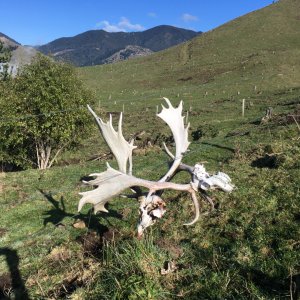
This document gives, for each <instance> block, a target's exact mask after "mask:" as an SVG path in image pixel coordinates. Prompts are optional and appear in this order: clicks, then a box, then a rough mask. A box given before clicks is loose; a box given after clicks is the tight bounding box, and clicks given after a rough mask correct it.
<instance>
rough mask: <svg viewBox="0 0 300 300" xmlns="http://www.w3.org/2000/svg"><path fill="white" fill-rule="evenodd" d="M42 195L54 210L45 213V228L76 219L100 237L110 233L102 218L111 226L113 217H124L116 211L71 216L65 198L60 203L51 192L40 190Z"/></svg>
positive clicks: (61, 224)
mask: <svg viewBox="0 0 300 300" xmlns="http://www.w3.org/2000/svg"><path fill="white" fill-rule="evenodd" d="M39 191H40V192H41V194H42V195H43V196H44V197H45V198H46V200H47V201H48V202H49V203H51V204H52V206H53V207H52V208H51V209H49V210H47V211H45V212H44V213H43V215H44V216H45V217H44V226H46V225H47V224H48V223H52V224H53V225H54V226H63V223H62V222H63V220H64V219H65V218H66V217H69V218H72V219H74V221H78V220H80V221H82V222H84V224H85V226H86V227H87V228H89V229H91V230H94V231H95V232H97V233H98V234H99V235H102V234H103V233H104V232H107V231H108V228H107V227H106V226H105V225H102V224H101V223H100V222H99V219H100V218H103V219H105V220H106V221H107V223H108V224H110V222H109V220H108V218H110V217H113V218H117V219H122V217H123V216H122V215H121V214H119V213H118V212H116V211H114V210H110V211H109V212H108V213H100V214H98V215H94V214H93V213H92V212H91V211H90V212H89V213H88V214H85V215H83V214H77V215H74V214H71V213H69V212H67V211H66V206H65V202H64V197H63V196H61V197H60V199H59V201H58V200H56V199H55V198H54V197H53V195H52V194H51V192H45V191H43V190H39Z"/></svg>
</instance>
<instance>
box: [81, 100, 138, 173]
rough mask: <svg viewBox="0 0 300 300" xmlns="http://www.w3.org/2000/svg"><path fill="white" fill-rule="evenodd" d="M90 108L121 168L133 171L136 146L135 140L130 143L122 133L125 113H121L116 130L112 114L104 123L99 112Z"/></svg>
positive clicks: (125, 171) (124, 171)
mask: <svg viewBox="0 0 300 300" xmlns="http://www.w3.org/2000/svg"><path fill="white" fill-rule="evenodd" d="M87 107H88V110H89V111H90V112H91V113H92V115H93V116H94V118H95V119H96V121H97V124H98V126H99V128H100V132H101V134H102V136H103V138H104V140H105V141H106V143H107V145H108V147H109V148H110V150H111V152H112V153H113V155H114V156H115V158H116V160H117V162H118V166H119V170H120V171H121V172H123V173H129V174H131V173H132V151H133V149H135V148H136V146H134V145H133V140H131V141H130V142H129V143H128V142H127V141H126V140H125V138H124V136H123V133H122V121H123V114H122V113H121V114H120V118H119V123H118V131H115V129H114V127H113V124H112V115H111V114H110V115H109V121H108V122H107V123H104V122H103V121H102V119H101V118H99V117H98V116H97V114H96V113H95V112H94V111H93V110H92V108H91V107H90V106H89V105H88V106H87ZM127 161H129V169H128V172H127Z"/></svg>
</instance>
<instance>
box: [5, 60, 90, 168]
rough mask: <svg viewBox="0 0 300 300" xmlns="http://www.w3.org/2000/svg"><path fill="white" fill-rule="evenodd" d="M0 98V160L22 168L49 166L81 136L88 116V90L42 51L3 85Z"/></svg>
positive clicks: (73, 72) (64, 66)
mask: <svg viewBox="0 0 300 300" xmlns="http://www.w3.org/2000/svg"><path fill="white" fill-rule="evenodd" d="M2 85H4V83H3V84H2ZM1 96H2V97H1ZM1 98H2V101H1V100H0V105H1V106H2V107H0V108H1V112H2V116H1V117H2V121H1V117H0V154H1V153H2V161H4V162H10V163H14V164H15V165H18V166H21V167H23V168H24V167H25V168H26V167H32V166H33V165H36V166H37V167H38V168H39V169H46V168H50V167H51V165H52V164H53V162H54V161H55V160H56V158H57V156H58V155H59V153H61V151H62V150H64V149H65V148H67V147H70V146H72V145H74V143H76V142H77V141H78V140H79V139H80V138H81V137H82V136H83V129H84V128H85V125H86V123H87V122H88V120H89V118H88V114H87V110H86V108H85V105H86V103H87V102H88V101H90V94H89V93H88V92H87V91H86V90H85V89H84V87H83V85H82V83H81V81H79V79H78V78H77V76H76V73H75V70H74V69H73V68H72V67H71V66H69V65H66V64H63V63H57V62H54V61H52V60H51V59H50V58H48V57H45V56H43V55H41V54H39V55H37V56H36V58H35V59H34V60H33V62H32V64H30V65H27V66H25V67H24V68H23V70H22V72H21V74H20V75H18V76H17V77H16V78H15V79H13V80H10V81H9V82H6V83H5V87H4V88H3V89H2V93H1V94H0V99H1ZM1 148H2V151H1ZM0 160H1V158H0Z"/></svg>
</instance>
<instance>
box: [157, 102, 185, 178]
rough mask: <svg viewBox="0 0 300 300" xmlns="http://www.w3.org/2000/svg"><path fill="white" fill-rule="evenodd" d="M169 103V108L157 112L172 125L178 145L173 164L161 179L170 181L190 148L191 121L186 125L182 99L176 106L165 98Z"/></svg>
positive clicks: (176, 144)
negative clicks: (189, 131) (189, 130)
mask: <svg viewBox="0 0 300 300" xmlns="http://www.w3.org/2000/svg"><path fill="white" fill-rule="evenodd" d="M164 99H165V101H166V102H167V104H168V106H169V107H168V108H166V107H164V106H163V105H162V107H163V109H162V111H161V112H160V113H159V114H157V116H158V117H160V118H161V119H162V120H164V121H165V122H166V123H167V124H168V126H169V127H170V129H171V131H172V134H173V137H174V141H175V146H176V153H175V157H174V161H173V164H172V166H171V168H170V169H169V171H168V172H167V173H166V175H165V176H164V177H163V178H161V179H160V180H159V181H161V182H163V181H168V179H169V178H170V177H171V176H172V175H173V173H174V172H175V171H176V169H177V168H178V166H179V165H180V163H181V161H182V158H183V154H184V153H185V152H186V150H187V149H188V147H189V145H190V142H189V141H188V129H189V126H190V123H189V124H188V125H187V127H184V117H183V116H182V101H180V103H179V105H178V107H177V108H174V107H173V106H172V104H171V102H170V100H169V99H168V98H164ZM170 154H171V152H170Z"/></svg>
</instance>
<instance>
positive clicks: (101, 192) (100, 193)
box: [78, 98, 234, 237]
mask: <svg viewBox="0 0 300 300" xmlns="http://www.w3.org/2000/svg"><path fill="white" fill-rule="evenodd" d="M164 99H165V101H166V102H167V104H168V108H165V107H164V106H163V109H162V111H161V113H159V114H157V116H159V117H160V118H161V119H162V120H163V121H165V122H166V123H167V125H168V126H169V127H170V129H171V131H172V134H173V137H174V140H175V147H176V150H175V155H173V154H172V153H171V151H170V150H169V149H168V148H167V146H166V145H165V144H164V146H165V150H166V152H167V153H168V155H169V156H170V157H171V158H172V161H173V162H172V165H171V167H170V169H169V171H168V172H167V173H166V175H165V176H163V177H162V178H161V179H160V180H159V181H149V180H145V179H140V178H136V177H134V176H132V151H133V149H134V148H135V146H133V140H132V141H131V142H130V143H128V142H127V141H126V140H125V139H124V137H123V134H122V114H121V115H120V119H119V126H118V132H116V131H115V130H114V128H113V126H112V117H111V115H110V120H109V122H107V123H104V122H103V121H102V120H101V119H100V118H99V117H98V116H97V115H96V113H95V112H94V111H93V110H92V109H91V108H90V107H89V106H88V109H89V111H90V112H91V113H92V114H93V116H94V117H95V119H96V121H97V123H98V126H99V128H100V131H101V134H102V136H103V138H104V140H105V141H106V142H107V144H108V146H109V147H110V149H111V151H112V153H113V154H114V156H115V158H116V159H117V162H118V166H119V171H117V170H115V169H113V168H111V167H110V166H109V165H108V164H107V170H106V171H105V172H102V173H95V174H91V175H90V176H93V177H95V179H93V180H91V181H88V182H86V181H85V182H84V183H86V184H88V185H90V186H96V188H95V189H94V190H91V191H87V192H82V193H80V194H81V195H82V198H81V199H80V201H79V204H78V210H79V211H80V210H81V209H82V207H83V206H84V205H85V204H87V203H90V204H92V205H93V206H94V211H95V212H97V211H104V212H107V209H106V208H105V204H106V203H107V202H108V201H109V200H110V199H112V198H113V197H115V196H117V195H120V194H121V193H122V192H123V191H124V190H126V189H128V188H131V189H132V190H135V191H136V194H135V195H134V196H133V197H134V198H139V199H140V208H139V210H140V220H139V225H138V236H139V237H140V236H141V235H142V233H143V231H144V230H145V228H147V227H148V226H150V225H152V224H154V223H155V222H156V220H157V219H158V218H161V217H162V216H163V215H164V213H165V206H166V204H165V202H164V201H163V200H162V199H161V198H160V197H159V196H158V195H159V194H161V193H162V191H164V190H166V189H173V190H177V191H185V192H188V193H190V195H191V198H192V201H193V204H194V207H195V217H194V219H193V220H192V221H191V222H190V223H187V224H184V225H192V224H194V223H195V222H196V221H197V220H198V219H199V216H200V208H199V202H198V199H197V196H196V192H200V193H201V195H202V197H203V198H204V199H206V200H207V201H208V202H209V203H210V204H211V205H212V207H213V201H212V199H211V198H210V197H209V196H208V195H207V194H206V190H208V189H215V188H219V189H222V190H223V191H226V192H230V191H232V189H233V187H234V186H233V185H232V184H231V180H230V178H229V176H228V175H226V174H225V173H222V172H219V173H217V174H216V175H212V176H211V175H209V174H208V173H207V172H206V170H205V168H204V166H203V165H200V164H196V165H195V166H194V167H191V166H189V165H186V164H183V163H182V162H181V161H182V158H183V154H184V153H185V152H186V151H187V149H188V147H189V144H190V143H189V141H188V127H189V124H188V125H187V126H186V127H185V126H184V122H183V121H184V117H183V116H182V101H181V102H180V104H179V106H178V107H177V108H174V107H173V106H172V104H171V102H170V101H169V99H167V98H164ZM127 161H129V170H128V171H127ZM178 171H187V172H188V173H189V174H190V175H191V182H190V183H189V184H176V183H172V182H169V181H170V180H171V179H172V178H173V176H174V175H175V174H176V172H178ZM140 187H144V188H147V189H148V190H149V192H148V195H147V197H145V195H146V194H144V195H143V193H142V192H141V189H140ZM159 191H160V192H159ZM133 197H131V198H133Z"/></svg>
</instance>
